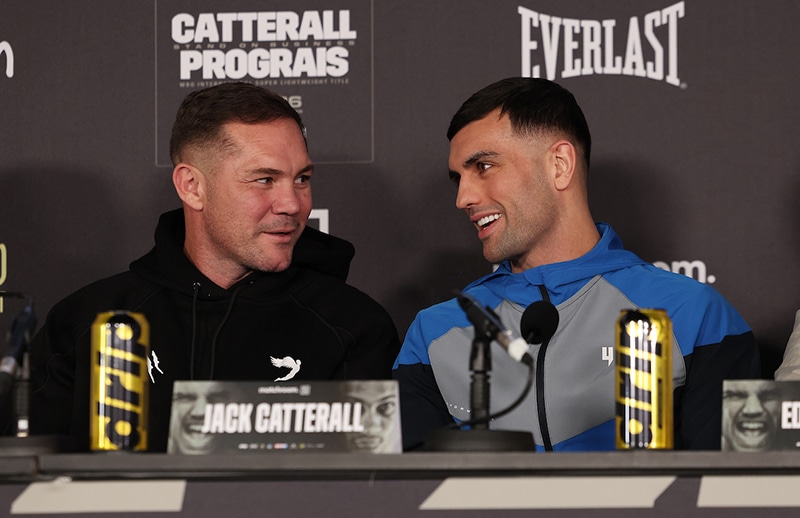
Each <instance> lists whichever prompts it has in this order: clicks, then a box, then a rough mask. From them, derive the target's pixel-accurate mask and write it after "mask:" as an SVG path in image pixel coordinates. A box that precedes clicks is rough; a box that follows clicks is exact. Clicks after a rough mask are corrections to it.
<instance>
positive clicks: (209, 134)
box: [30, 83, 400, 451]
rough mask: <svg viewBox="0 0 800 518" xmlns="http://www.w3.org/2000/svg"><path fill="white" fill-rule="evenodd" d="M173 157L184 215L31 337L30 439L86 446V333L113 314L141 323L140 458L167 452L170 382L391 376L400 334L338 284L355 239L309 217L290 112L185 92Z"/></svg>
mask: <svg viewBox="0 0 800 518" xmlns="http://www.w3.org/2000/svg"><path fill="white" fill-rule="evenodd" d="M170 154H171V157H172V161H173V164H174V169H173V172H172V179H173V183H174V185H175V189H176V191H177V193H178V196H179V197H180V199H181V201H182V205H183V209H182V210H180V209H179V210H175V211H172V212H168V213H166V214H163V215H162V216H161V218H160V220H159V223H158V227H157V229H156V232H155V246H154V247H153V249H152V250H151V251H150V252H149V253H148V254H146V255H145V256H144V257H141V258H140V259H137V260H136V261H134V262H133V263H131V265H130V270H129V271H127V272H124V273H121V274H118V275H115V276H113V277H110V278H107V279H103V280H100V281H97V282H95V283H93V284H90V285H89V286H86V287H85V288H83V289H81V290H79V291H77V292H76V293H74V294H72V295H70V296H69V297H67V298H66V299H64V300H62V301H61V302H59V303H58V304H56V305H55V306H54V307H53V309H52V310H51V312H50V314H49V315H48V317H47V321H46V322H45V324H44V326H43V327H42V329H41V330H40V331H39V333H38V334H37V335H36V337H35V338H34V340H33V343H32V344H31V348H30V351H31V365H32V372H31V380H32V393H31V432H32V433H33V434H38V435H41V434H53V435H71V436H73V437H74V439H75V442H76V445H77V448H78V449H86V448H87V447H88V442H89V441H88V437H89V410H90V408H89V406H90V402H89V401H90V398H89V395H90V394H89V380H90V372H91V371H90V367H91V365H90V353H89V351H90V345H91V336H90V334H91V333H90V329H91V325H92V322H93V321H94V319H95V317H96V316H97V314H98V313H100V312H105V311H109V310H128V311H131V312H137V313H142V314H144V316H145V317H146V318H147V320H148V321H149V324H150V348H151V351H150V358H149V365H150V368H149V369H148V371H149V372H148V374H149V378H150V404H149V440H148V443H149V448H148V449H149V451H165V449H166V444H167V437H168V435H169V416H170V407H171V401H172V384H173V381H175V380H209V379H215V380H252V381H270V382H272V381H273V380H279V379H281V380H287V381H303V380H345V379H382V378H389V377H390V375H391V367H392V362H393V361H394V358H395V356H396V355H397V352H398V350H399V348H400V345H399V341H398V338H397V331H396V329H395V327H394V324H393V323H392V320H391V318H390V317H389V315H388V314H387V313H386V311H385V310H384V309H383V308H382V307H381V306H380V305H379V304H378V303H376V302H375V301H374V300H372V299H371V298H370V297H369V296H367V295H366V294H364V293H362V292H360V291H358V290H357V289H355V288H353V287H351V286H349V285H347V284H345V279H346V277H347V273H348V270H349V265H350V260H351V259H352V257H353V255H354V249H353V246H352V245H351V244H350V243H348V242H347V241H344V240H341V239H338V238H336V237H333V236H329V235H327V234H324V233H322V232H319V231H317V230H315V229H313V228H311V227H307V226H306V222H307V220H308V216H309V213H310V211H311V184H310V180H311V176H312V173H313V169H314V167H313V164H312V162H311V159H310V158H309V156H308V152H307V147H306V140H305V128H304V126H303V123H302V121H301V119H300V116H299V115H298V114H297V112H296V111H295V110H294V109H293V108H291V106H289V104H288V103H287V102H286V101H285V100H284V99H283V98H281V97H280V96H279V95H277V94H275V93H273V92H270V91H268V90H265V89H263V88H259V87H256V86H253V85H251V84H247V83H224V84H221V85H218V86H214V87H211V88H207V89H205V90H200V91H196V92H193V93H191V94H189V95H188V96H187V97H186V99H185V100H184V101H183V103H182V105H181V107H180V109H179V110H178V114H177V117H176V120H175V124H174V126H173V130H172V138H171V141H170ZM185 432H186V433H192V430H186V431H185Z"/></svg>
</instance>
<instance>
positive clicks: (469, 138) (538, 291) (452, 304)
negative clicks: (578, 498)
mask: <svg viewBox="0 0 800 518" xmlns="http://www.w3.org/2000/svg"><path fill="white" fill-rule="evenodd" d="M448 138H449V139H450V140H451V147H450V175H451V178H452V179H453V180H454V181H455V182H456V183H457V184H458V196H457V199H456V205H457V206H458V207H459V208H460V209H462V210H464V211H465V212H466V213H467V215H468V216H469V217H470V220H471V221H472V223H473V224H474V225H475V228H476V230H477V231H478V237H479V238H480V239H481V241H482V242H483V252H484V256H485V257H486V259H487V260H489V261H491V262H493V263H499V264H500V266H499V267H498V268H497V270H496V271H495V272H493V273H492V274H490V275H487V276H485V277H483V278H481V279H478V280H477V281H475V282H473V283H472V284H470V285H469V286H468V287H467V288H466V289H465V290H464V292H465V293H466V294H468V295H470V296H471V297H473V298H474V299H476V300H477V301H478V302H479V303H480V304H482V305H485V306H487V307H488V308H490V309H492V310H493V311H494V312H495V313H497V315H498V316H499V318H500V320H501V321H502V322H503V323H504V324H505V325H506V326H507V327H508V328H509V329H511V330H512V331H514V332H516V333H517V334H519V330H520V324H519V323H520V318H521V316H522V313H523V311H524V310H525V308H526V307H528V306H529V305H530V304H532V303H533V302H535V301H538V300H543V299H544V300H547V301H549V302H551V303H552V304H554V305H555V306H556V308H557V310H558V313H559V324H558V328H557V330H556V332H555V334H554V335H553V336H552V338H550V339H548V340H545V341H544V343H543V344H541V345H532V346H531V349H530V355H531V356H532V357H533V359H534V365H535V372H536V375H535V384H534V387H533V389H532V390H531V392H530V393H529V395H528V396H527V397H526V398H525V400H524V401H523V402H522V403H521V405H520V406H519V407H517V408H516V409H515V410H514V411H512V412H511V413H509V414H506V415H504V416H502V417H499V418H497V419H494V420H493V421H492V422H491V423H490V427H491V428H493V429H502V430H524V431H530V432H532V434H533V437H534V440H535V442H536V444H537V448H542V449H545V450H556V451H559V450H564V451H567V450H573V451H575V450H578V451H579V450H612V449H614V448H615V425H614V415H615V398H614V382H615V365H614V356H613V354H611V351H613V347H614V345H615V343H616V337H615V325H616V321H617V319H618V318H619V316H620V311H621V310H624V309H640V308H659V309H664V310H666V312H667V314H668V315H669V317H670V319H671V320H672V324H673V337H672V358H673V381H674V424H675V446H676V448H682V449H719V447H720V420H721V401H722V380H724V379H734V378H739V379H742V378H759V377H760V361H759V356H758V349H757V347H756V345H755V341H754V338H753V334H752V332H751V330H750V328H749V327H748V325H747V324H746V323H745V322H744V320H743V319H742V317H741V316H740V315H739V314H738V313H737V312H736V310H735V309H734V308H733V307H732V306H731V305H730V304H729V303H728V302H727V301H726V300H725V299H724V298H723V297H722V296H721V295H720V294H719V293H718V292H717V291H716V290H714V289H713V288H712V287H710V286H707V285H704V284H701V283H699V282H697V281H695V280H693V279H690V278H688V277H685V276H683V275H678V274H674V273H670V272H667V271H664V270H661V269H659V268H657V267H655V266H653V265H651V264H649V263H647V262H645V261H643V260H642V259H640V258H639V257H637V256H636V255H635V254H633V253H632V252H629V251H627V250H625V249H624V248H623V246H622V242H621V240H620V239H619V237H618V236H617V235H616V233H615V232H614V231H613V229H612V228H611V227H610V226H608V225H605V224H602V223H598V224H596V223H595V222H594V220H593V219H592V216H591V214H590V211H589V207H588V201H587V189H586V177H587V174H588V169H589V156H590V148H591V137H590V134H589V129H588V125H587V124H586V120H585V118H584V116H583V113H582V111H581V109H580V107H579V106H578V105H577V103H576V101H575V99H574V97H573V96H572V94H570V93H569V92H568V91H566V90H565V89H563V88H562V87H560V86H559V85H557V84H555V83H552V82H550V81H547V80H544V79H525V78H512V79H507V80H503V81H499V82H497V83H494V84H492V85H490V86H488V87H486V88H484V89H483V90H481V91H479V92H477V93H476V94H474V95H473V96H472V97H471V98H470V99H468V100H467V101H466V102H465V103H464V104H463V105H462V107H461V108H460V109H459V111H458V112H457V113H456V115H455V116H454V117H453V120H452V122H451V124H450V129H449V130H448ZM474 336H475V333H474V330H473V326H472V324H471V323H470V321H469V320H468V318H467V316H466V314H465V312H464V311H463V310H462V309H461V307H460V306H459V304H458V303H457V302H456V300H455V299H452V300H449V301H447V302H443V303H441V304H437V305H435V306H433V307H431V308H428V309H426V310H424V311H421V312H420V313H419V314H418V315H417V317H416V319H415V320H414V322H413V323H412V325H411V327H410V328H409V330H408V333H407V335H406V338H405V342H404V343H403V346H402V349H401V351H400V354H399V356H398V358H397V360H396V362H395V365H394V371H393V372H394V377H395V378H396V379H398V380H399V382H400V394H401V415H402V422H403V443H404V447H405V448H406V449H414V448H416V447H419V446H420V445H421V444H422V443H423V441H424V440H425V438H426V437H427V436H428V434H429V433H430V432H431V431H432V430H434V429H437V428H441V427H444V426H447V425H449V424H452V423H453V422H454V420H458V421H467V420H469V419H470V410H471V408H470V375H471V372H470V369H469V366H470V351H471V349H472V341H473V338H474ZM491 354H492V358H491V378H490V379H491V396H490V400H491V412H492V413H495V412H497V411H499V410H502V409H504V408H506V407H508V406H509V405H510V404H511V403H512V402H514V401H515V400H516V399H517V398H518V397H519V396H520V394H522V392H523V390H524V386H525V384H526V381H527V373H528V369H527V367H526V366H525V365H523V364H522V363H519V362H517V361H515V360H513V359H512V358H511V357H509V355H508V354H506V352H505V351H504V350H502V349H501V348H499V347H497V346H492V351H491Z"/></svg>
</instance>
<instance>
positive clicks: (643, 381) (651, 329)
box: [616, 309, 675, 450]
mask: <svg viewBox="0 0 800 518" xmlns="http://www.w3.org/2000/svg"><path fill="white" fill-rule="evenodd" d="M616 331H617V354H616V429H617V440H616V444H617V449H618V450H629V449H640V448H641V449H672V448H673V444H674V433H675V432H674V429H673V414H672V411H673V410H672V322H671V321H670V319H669V316H667V312H666V311H664V310H662V309H638V310H623V311H622V313H621V315H620V317H619V320H617V328H616Z"/></svg>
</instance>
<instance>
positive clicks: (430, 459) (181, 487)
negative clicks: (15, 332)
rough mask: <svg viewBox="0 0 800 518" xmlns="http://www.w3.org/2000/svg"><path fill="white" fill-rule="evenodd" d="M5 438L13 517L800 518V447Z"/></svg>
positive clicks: (2, 499)
mask: <svg viewBox="0 0 800 518" xmlns="http://www.w3.org/2000/svg"><path fill="white" fill-rule="evenodd" d="M24 445H25V443H24V442H16V443H14V446H13V447H7V446H4V445H3V444H2V443H0V481H2V483H1V484H0V516H20V515H24V516H54V515H64V516H85V515H88V514H89V513H91V516H93V517H103V516H125V517H139V516H141V517H147V518H157V517H161V516H192V517H206V516H209V517H211V516H214V517H224V518H236V517H251V516H276V517H282V518H289V517H314V516H319V517H339V516H347V517H360V516H376V517H380V518H392V517H407V516H424V517H430V518H436V517H452V516H459V517H460V516H466V517H473V516H474V517H477V516H489V517H493V516H511V517H516V516H531V515H536V516H558V517H572V516H589V517H591V516H620V517H627V516H631V517H633V516H636V517H639V516H642V517H644V516H681V517H684V516H687V517H690V516H726V517H740V516H741V517H745V516H748V517H751V516H754V515H758V516H759V518H761V517H767V516H799V515H800V452H798V451H768V452H761V453H737V452H712V451H704V452H686V451H620V452H597V453H516V452H500V453H483V452H442V453H433V452H424V453H423V452H419V453H417V452H414V453H403V454H394V455H370V454H363V453H333V452H325V453H322V452H312V451H270V452H263V453H261V452H258V453H248V454H236V453H232V454H226V455H205V456H188V455H187V456H183V455H168V454H155V453H57V452H49V451H36V449H35V448H33V449H26V447H25V446H24Z"/></svg>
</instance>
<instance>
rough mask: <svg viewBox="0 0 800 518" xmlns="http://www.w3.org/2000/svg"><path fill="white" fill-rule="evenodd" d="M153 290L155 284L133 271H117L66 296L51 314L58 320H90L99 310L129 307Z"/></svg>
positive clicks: (54, 307)
mask: <svg viewBox="0 0 800 518" xmlns="http://www.w3.org/2000/svg"><path fill="white" fill-rule="evenodd" d="M152 290H153V285H152V284H150V283H149V282H147V281H144V280H143V279H141V278H140V277H138V276H137V275H135V274H133V273H131V272H130V271H128V272H123V273H118V274H116V275H112V276H110V277H106V278H104V279H100V280H97V281H94V282H92V283H90V284H87V285H86V286H84V287H82V288H80V289H78V290H76V291H75V292H73V293H71V294H70V295H68V296H66V297H64V298H63V299H61V300H60V301H59V302H57V303H56V304H55V305H54V306H53V308H52V309H51V310H50V313H49V315H50V317H52V318H55V319H59V320H68V321H72V322H80V321H89V322H90V323H91V321H92V320H93V319H94V317H96V316H97V313H100V312H103V311H112V310H115V309H128V308H130V307H131V306H132V305H135V303H136V301H137V300H139V299H143V298H144V297H146V294H147V293H150V292H152Z"/></svg>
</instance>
